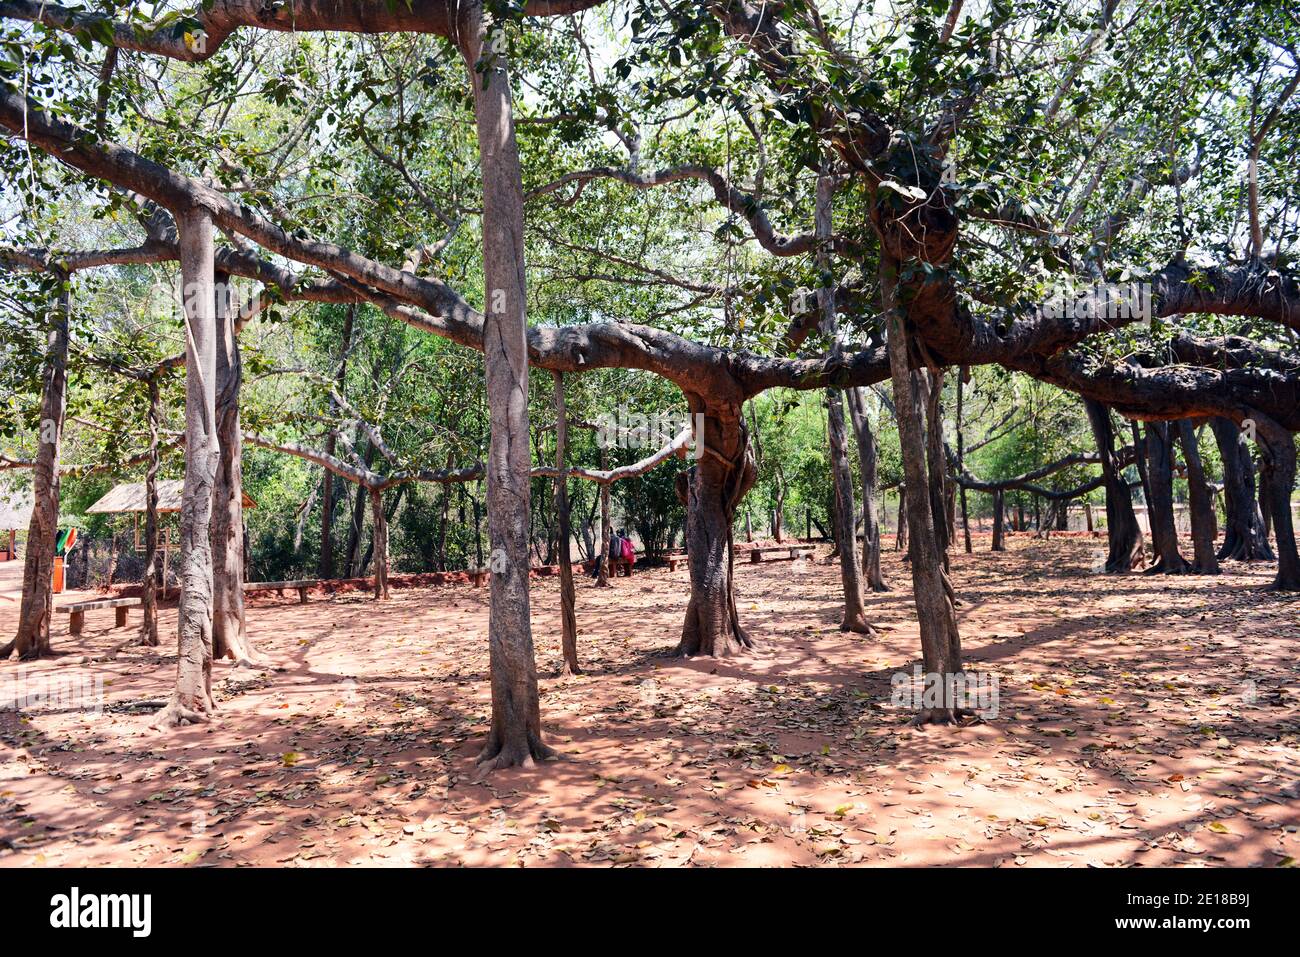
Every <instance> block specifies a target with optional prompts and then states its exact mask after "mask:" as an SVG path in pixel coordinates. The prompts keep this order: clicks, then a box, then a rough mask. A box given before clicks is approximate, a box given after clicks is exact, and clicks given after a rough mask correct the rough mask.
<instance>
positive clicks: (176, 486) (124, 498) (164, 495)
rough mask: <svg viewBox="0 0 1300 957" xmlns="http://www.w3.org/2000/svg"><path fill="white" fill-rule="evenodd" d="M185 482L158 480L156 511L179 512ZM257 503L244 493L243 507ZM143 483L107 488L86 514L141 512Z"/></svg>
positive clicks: (142, 509)
mask: <svg viewBox="0 0 1300 957" xmlns="http://www.w3.org/2000/svg"><path fill="white" fill-rule="evenodd" d="M184 490H185V483H184V482H182V481H181V480H180V479H160V480H159V481H158V511H159V512H179V511H180V510H181V493H182V492H183V491H184ZM256 507H257V503H256V502H254V501H253V500H252V499H251V498H250V497H249V495H248V493H247V492H245V493H244V508H256ZM143 511H145V502H144V483H143V482H123V483H122V484H121V485H115V486H113V488H111V489H109V491H108V494H106V495H105V496H104V497H103V498H101V499H100V500H99V501H98V502H96V503H95V504H94V505H92V506H90V508H88V509H86V514H87V515H118V514H120V513H123V512H143Z"/></svg>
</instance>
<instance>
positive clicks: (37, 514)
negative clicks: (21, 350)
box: [0, 273, 72, 660]
mask: <svg viewBox="0 0 1300 957" xmlns="http://www.w3.org/2000/svg"><path fill="white" fill-rule="evenodd" d="M56 275H57V278H58V279H60V280H61V284H62V287H63V288H62V290H61V291H60V293H59V300H58V304H57V305H56V306H55V307H54V308H53V309H52V310H51V311H50V331H49V334H48V336H47V338H46V348H45V368H44V373H43V376H42V382H41V421H40V422H39V423H38V429H37V432H38V438H39V440H40V448H39V449H38V451H37V453H36V463H35V466H34V467H33V468H32V517H31V521H30V522H29V523H28V526H27V546H26V554H25V555H24V556H23V596H22V604H21V605H20V606H19V609H18V633H17V634H16V635H15V636H14V639H13V641H11V642H9V644H7V645H5V646H4V647H3V648H0V659H4V658H8V657H9V656H10V655H11V654H12V655H13V656H15V657H17V658H19V659H22V660H30V659H33V658H40V657H43V656H46V655H50V654H53V650H52V648H51V646H50V619H51V618H52V617H53V615H54V582H53V575H54V546H55V542H56V539H57V538H58V535H59V484H60V480H59V448H60V446H61V445H62V443H63V418H64V415H65V413H66V411H67V404H68V320H69V317H70V316H71V313H72V287H71V279H70V278H69V277H68V276H67V275H64V274H61V273H60V274H56Z"/></svg>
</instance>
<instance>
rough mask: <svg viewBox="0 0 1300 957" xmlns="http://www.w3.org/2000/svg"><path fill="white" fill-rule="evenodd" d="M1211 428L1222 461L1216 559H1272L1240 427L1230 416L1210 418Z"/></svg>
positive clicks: (1247, 451) (1251, 467)
mask: <svg viewBox="0 0 1300 957" xmlns="http://www.w3.org/2000/svg"><path fill="white" fill-rule="evenodd" d="M1210 428H1211V429H1212V430H1213V431H1214V440H1215V442H1216V443H1217V444H1218V446H1219V458H1220V459H1222V460H1223V511H1224V515H1225V522H1224V528H1223V545H1222V546H1220V548H1219V553H1218V558H1219V559H1220V560H1222V559H1229V558H1231V559H1236V560H1238V561H1247V562H1252V561H1272V560H1273V558H1274V555H1273V549H1272V547H1271V546H1270V545H1269V543H1268V533H1267V532H1266V531H1265V529H1264V516H1263V515H1262V514H1261V513H1260V509H1259V502H1258V501H1257V499H1256V497H1255V464H1254V462H1252V461H1251V457H1250V447H1249V446H1248V445H1247V443H1246V436H1245V435H1244V434H1243V433H1242V431H1241V428H1240V427H1239V426H1238V425H1237V423H1236V422H1233V421H1232V420H1231V419H1224V418H1213V419H1211V420H1210Z"/></svg>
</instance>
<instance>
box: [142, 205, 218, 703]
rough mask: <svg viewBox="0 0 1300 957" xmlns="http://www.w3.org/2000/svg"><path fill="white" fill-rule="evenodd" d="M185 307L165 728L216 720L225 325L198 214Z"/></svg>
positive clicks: (188, 222)
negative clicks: (215, 584)
mask: <svg viewBox="0 0 1300 957" xmlns="http://www.w3.org/2000/svg"><path fill="white" fill-rule="evenodd" d="M177 226H178V227H179V232H180V259H181V277H182V287H183V298H184V301H185V325H186V332H187V335H186V340H187V341H186V349H185V486H184V492H183V493H182V497H181V569H180V580H181V600H180V610H179V613H178V616H177V618H178V636H177V644H178V653H177V661H176V691H175V695H174V696H173V698H172V700H171V703H170V704H169V705H168V706H167V707H166V708H165V709H164V710H163V711H162V712H160V714H159V716H158V724H159V726H160V727H164V726H169V725H176V724H186V723H190V722H198V721H206V720H208V718H209V716H210V715H211V712H212V710H213V707H214V704H213V700H212V543H211V522H212V492H213V488H214V487H215V485H216V480H217V465H218V460H219V459H220V456H221V451H220V448H219V446H218V444H217V421H216V419H217V412H216V391H215V390H216V379H217V322H216V295H215V291H214V288H213V286H214V276H213V245H212V219H211V217H210V215H209V214H208V212H207V210H205V209H203V208H202V207H195V208H193V209H190V210H187V211H186V212H184V213H182V214H180V215H178V216H177Z"/></svg>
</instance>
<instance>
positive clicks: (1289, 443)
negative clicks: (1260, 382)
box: [1253, 413, 1300, 591]
mask: <svg viewBox="0 0 1300 957" xmlns="http://www.w3.org/2000/svg"><path fill="white" fill-rule="evenodd" d="M1253 418H1254V419H1255V422H1256V429H1257V433H1256V434H1257V435H1258V438H1259V450H1260V465H1261V466H1262V471H1261V473H1260V484H1261V485H1262V486H1266V487H1267V489H1268V495H1267V498H1268V502H1269V505H1270V506H1271V507H1272V511H1273V534H1274V536H1275V537H1276V541H1277V578H1276V579H1275V580H1274V581H1273V584H1271V585H1269V586H1268V590H1269V591H1300V555H1298V554H1297V552H1296V538H1295V526H1294V525H1293V523H1292V520H1291V493H1292V491H1293V490H1294V489H1295V471H1296V448H1295V438H1294V437H1293V436H1292V435H1291V433H1290V432H1289V431H1287V430H1286V429H1284V428H1282V427H1281V426H1279V425H1278V424H1277V423H1276V422H1274V421H1273V420H1272V419H1270V418H1268V417H1267V416H1264V415H1262V414H1260V413H1255V414H1254V416H1253Z"/></svg>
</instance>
